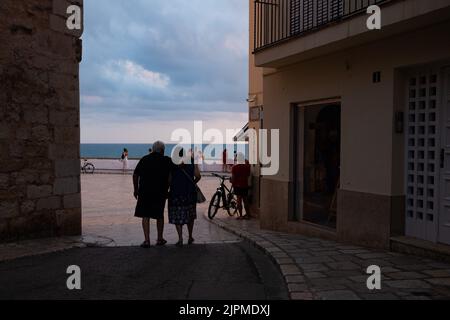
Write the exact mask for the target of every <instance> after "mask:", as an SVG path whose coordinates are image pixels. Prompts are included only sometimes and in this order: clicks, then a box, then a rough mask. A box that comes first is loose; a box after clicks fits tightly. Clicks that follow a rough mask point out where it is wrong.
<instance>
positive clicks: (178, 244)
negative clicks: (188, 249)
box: [175, 240, 183, 248]
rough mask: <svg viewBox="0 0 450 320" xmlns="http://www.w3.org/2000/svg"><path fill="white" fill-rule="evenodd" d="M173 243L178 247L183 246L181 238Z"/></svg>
mask: <svg viewBox="0 0 450 320" xmlns="http://www.w3.org/2000/svg"><path fill="white" fill-rule="evenodd" d="M175 245H176V246H177V247H178V248H181V247H182V246H183V240H180V241H178V242H177V243H176V244H175Z"/></svg>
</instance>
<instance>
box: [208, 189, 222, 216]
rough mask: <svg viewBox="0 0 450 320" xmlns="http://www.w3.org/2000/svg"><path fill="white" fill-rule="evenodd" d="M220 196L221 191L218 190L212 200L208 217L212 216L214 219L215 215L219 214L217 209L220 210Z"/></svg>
mask: <svg viewBox="0 0 450 320" xmlns="http://www.w3.org/2000/svg"><path fill="white" fill-rule="evenodd" d="M220 196H221V194H220V192H216V193H215V194H214V196H213V197H212V199H211V202H210V203H209V208H208V218H210V219H211V220H212V219H214V217H215V216H216V214H217V211H218V210H219V207H220Z"/></svg>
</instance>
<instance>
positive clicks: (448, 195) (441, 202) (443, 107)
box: [406, 68, 450, 244]
mask: <svg viewBox="0 0 450 320" xmlns="http://www.w3.org/2000/svg"><path fill="white" fill-rule="evenodd" d="M407 97H408V98H407V108H408V111H407V134H406V146H407V149H406V235H407V236H411V237H415V238H419V239H422V240H427V241H431V242H435V243H437V242H440V243H444V244H450V69H448V68H447V69H439V68H434V69H433V68H429V69H420V70H415V71H414V72H411V73H410V74H409V76H408V85H407Z"/></svg>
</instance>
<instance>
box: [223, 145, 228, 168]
mask: <svg viewBox="0 0 450 320" xmlns="http://www.w3.org/2000/svg"><path fill="white" fill-rule="evenodd" d="M227 163H228V151H227V149H224V150H223V152H222V172H228V164H227Z"/></svg>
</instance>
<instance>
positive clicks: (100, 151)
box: [81, 143, 248, 159]
mask: <svg viewBox="0 0 450 320" xmlns="http://www.w3.org/2000/svg"><path fill="white" fill-rule="evenodd" d="M176 146H177V145H176V144H166V156H171V155H172V151H173V149H174V148H175V147H176ZM151 147H152V145H151V144H133V143H128V144H127V143H123V144H118V143H117V144H90V143H82V144H81V158H86V159H120V157H121V155H122V152H123V149H125V148H126V149H127V150H128V155H129V156H128V157H129V159H141V158H142V157H144V156H146V155H147V154H148V153H149V150H150V148H151ZM207 147H214V148H215V151H216V152H215V153H212V155H211V157H209V158H211V159H221V158H222V152H223V150H224V149H227V151H228V157H229V158H232V157H233V154H234V152H235V151H236V152H242V153H244V154H245V155H246V156H247V155H248V145H246V144H236V145H224V146H222V145H207V144H204V145H203V149H202V151H204V150H205V149H206V148H207ZM184 148H185V149H186V150H196V148H197V146H184Z"/></svg>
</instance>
